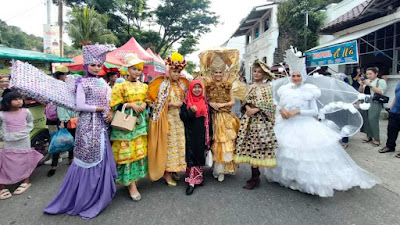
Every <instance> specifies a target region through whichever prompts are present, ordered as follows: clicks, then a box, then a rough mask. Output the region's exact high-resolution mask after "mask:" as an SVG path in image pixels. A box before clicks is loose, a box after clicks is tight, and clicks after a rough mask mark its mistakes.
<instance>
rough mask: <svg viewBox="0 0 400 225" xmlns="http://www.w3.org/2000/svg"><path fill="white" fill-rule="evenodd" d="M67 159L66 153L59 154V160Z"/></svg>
mask: <svg viewBox="0 0 400 225" xmlns="http://www.w3.org/2000/svg"><path fill="white" fill-rule="evenodd" d="M66 158H68V152H63V153H61V154H60V159H66Z"/></svg>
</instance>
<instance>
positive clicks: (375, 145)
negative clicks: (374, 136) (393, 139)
mask: <svg viewBox="0 0 400 225" xmlns="http://www.w3.org/2000/svg"><path fill="white" fill-rule="evenodd" d="M380 145H381V143H380V142H378V143H372V146H374V147H378V146H380Z"/></svg>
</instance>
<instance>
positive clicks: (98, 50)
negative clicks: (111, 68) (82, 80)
mask: <svg viewBox="0 0 400 225" xmlns="http://www.w3.org/2000/svg"><path fill="white" fill-rule="evenodd" d="M109 51H111V48H110V47H109V46H107V45H99V44H96V45H85V46H83V47H82V52H83V67H84V68H85V70H86V76H85V77H92V76H93V75H92V74H90V73H89V72H88V68H87V65H89V64H92V63H98V64H103V63H104V62H105V61H106V55H107V53H108V52H109Z"/></svg>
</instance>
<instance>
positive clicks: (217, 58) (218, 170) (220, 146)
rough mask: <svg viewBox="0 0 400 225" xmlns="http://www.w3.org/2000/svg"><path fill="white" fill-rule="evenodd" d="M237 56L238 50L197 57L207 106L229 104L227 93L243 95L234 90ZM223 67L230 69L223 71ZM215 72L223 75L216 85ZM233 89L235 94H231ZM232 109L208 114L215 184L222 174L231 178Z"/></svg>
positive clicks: (236, 124) (234, 130)
mask: <svg viewBox="0 0 400 225" xmlns="http://www.w3.org/2000/svg"><path fill="white" fill-rule="evenodd" d="M238 55H239V54H238V50H228V49H216V50H207V51H205V52H202V53H200V55H199V57H200V63H201V65H200V67H201V69H202V70H203V71H204V72H203V73H206V74H208V80H206V82H205V88H206V98H207V100H208V101H209V103H210V104H212V103H229V102H231V100H232V99H231V98H232V96H231V93H235V92H237V93H241V92H245V89H244V87H238V86H234V85H237V84H239V85H241V83H240V82H239V80H238V79H237V68H238V66H237V63H238ZM232 65H233V66H232ZM227 66H228V67H230V68H228V69H227ZM231 66H232V67H231ZM216 70H219V71H222V72H223V73H224V76H225V77H224V78H223V80H222V81H220V82H216V81H215V80H214V78H213V77H214V75H213V73H214V71H216ZM210 77H211V79H210ZM234 87H235V91H234V90H233V89H234ZM232 106H233V105H232ZM232 106H225V107H221V108H219V109H218V110H215V109H212V110H211V118H212V127H213V137H212V141H213V143H212V146H211V150H212V153H213V157H214V169H213V175H214V177H216V178H217V177H218V180H219V181H223V180H224V174H233V173H235V171H236V168H235V165H234V162H233V153H234V151H235V140H236V137H237V133H238V130H239V124H240V121H239V119H238V118H237V117H236V115H235V114H233V113H232V112H231V110H232Z"/></svg>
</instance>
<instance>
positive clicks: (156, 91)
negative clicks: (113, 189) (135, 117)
mask: <svg viewBox="0 0 400 225" xmlns="http://www.w3.org/2000/svg"><path fill="white" fill-rule="evenodd" d="M165 61H166V65H167V66H169V69H170V70H171V69H179V70H183V69H184V68H185V66H186V61H185V60H183V57H182V56H181V55H179V53H173V54H172V57H171V58H168V59H166V60H165ZM188 86H189V81H188V80H187V79H186V78H184V77H180V78H179V79H178V80H177V81H174V80H173V79H171V78H170V77H169V76H159V77H157V78H155V79H153V80H152V81H151V83H150V84H149V90H148V97H149V101H150V102H153V104H154V105H153V111H152V114H151V116H150V121H149V130H148V165H149V167H148V168H149V177H150V179H151V180H153V181H154V180H158V179H160V178H161V177H163V175H164V173H165V172H184V171H186V161H185V128H184V125H183V122H182V120H181V118H180V116H179V112H180V107H169V106H168V105H169V103H171V102H179V101H180V102H182V101H183V99H184V98H185V96H186V94H187V90H188ZM175 185H176V183H175ZM175 185H172V186H175Z"/></svg>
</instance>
